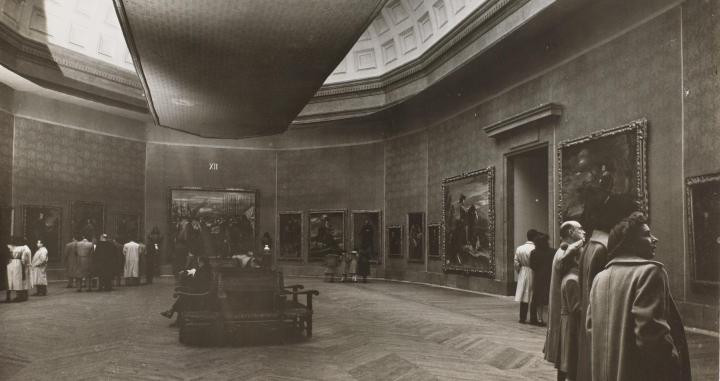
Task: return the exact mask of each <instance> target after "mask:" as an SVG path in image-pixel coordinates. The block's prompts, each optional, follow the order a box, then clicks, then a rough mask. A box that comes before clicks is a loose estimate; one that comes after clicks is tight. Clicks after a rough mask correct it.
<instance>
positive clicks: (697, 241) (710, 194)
mask: <svg viewBox="0 0 720 381" xmlns="http://www.w3.org/2000/svg"><path fill="white" fill-rule="evenodd" d="M685 184H686V187H687V189H686V193H685V194H686V198H687V219H688V245H689V249H690V250H689V251H690V258H691V261H692V268H691V270H690V271H691V272H692V281H693V283H695V284H696V285H706V286H718V285H720V274H719V273H718V268H720V173H715V174H710V175H703V176H696V177H690V178H687V179H686V180H685Z"/></svg>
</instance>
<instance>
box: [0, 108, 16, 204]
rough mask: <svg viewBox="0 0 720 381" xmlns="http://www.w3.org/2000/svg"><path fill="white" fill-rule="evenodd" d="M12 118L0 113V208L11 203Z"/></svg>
mask: <svg viewBox="0 0 720 381" xmlns="http://www.w3.org/2000/svg"><path fill="white" fill-rule="evenodd" d="M12 154H13V116H12V115H10V114H8V113H6V112H3V111H0V206H7V205H10V204H11V203H12V199H11V196H12Z"/></svg>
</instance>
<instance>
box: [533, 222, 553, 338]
mask: <svg viewBox="0 0 720 381" xmlns="http://www.w3.org/2000/svg"><path fill="white" fill-rule="evenodd" d="M549 239H550V237H549V236H548V235H547V234H544V233H538V235H537V236H535V239H534V240H533V244H534V245H535V249H534V250H533V251H532V252H531V253H530V268H531V269H532V271H533V297H532V300H531V301H530V303H531V306H530V310H533V309H534V310H535V311H536V313H537V325H538V326H540V327H544V326H545V322H544V320H545V318H544V315H545V307H546V306H547V304H548V293H549V292H550V269H551V267H552V261H553V255H554V253H555V249H553V248H551V247H550V242H549ZM533 317H535V316H533Z"/></svg>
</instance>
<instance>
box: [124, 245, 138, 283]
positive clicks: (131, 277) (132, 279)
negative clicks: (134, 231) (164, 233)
mask: <svg viewBox="0 0 720 381" xmlns="http://www.w3.org/2000/svg"><path fill="white" fill-rule="evenodd" d="M123 256H124V257H125V271H124V272H123V276H124V277H125V285H133V286H134V285H137V284H139V279H140V244H138V243H137V242H135V241H130V242H128V243H126V244H125V245H124V246H123Z"/></svg>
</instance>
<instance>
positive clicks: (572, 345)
mask: <svg viewBox="0 0 720 381" xmlns="http://www.w3.org/2000/svg"><path fill="white" fill-rule="evenodd" d="M577 256H578V250H569V251H568V255H566V256H564V257H563V258H562V259H561V260H560V262H561V263H560V266H561V267H562V268H561V269H560V271H559V273H560V274H563V273H564V275H563V278H562V281H561V282H560V356H559V357H560V361H559V366H558V378H560V377H559V376H560V375H561V374H562V375H563V379H567V380H576V379H577V355H578V334H579V333H580V330H581V329H584V327H583V325H582V324H581V322H580V279H579V278H578V266H577ZM565 270H566V271H565Z"/></svg>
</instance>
